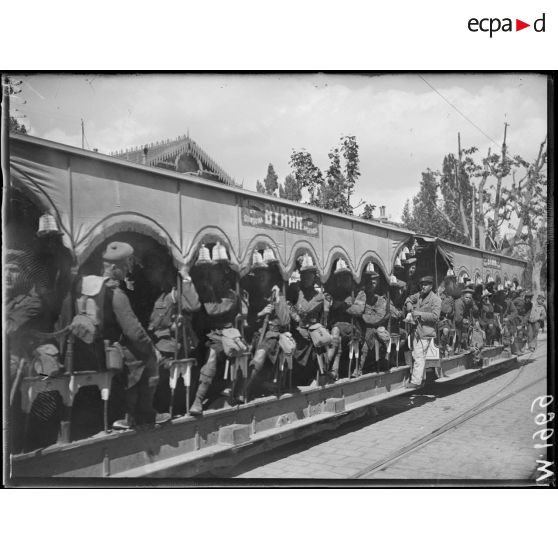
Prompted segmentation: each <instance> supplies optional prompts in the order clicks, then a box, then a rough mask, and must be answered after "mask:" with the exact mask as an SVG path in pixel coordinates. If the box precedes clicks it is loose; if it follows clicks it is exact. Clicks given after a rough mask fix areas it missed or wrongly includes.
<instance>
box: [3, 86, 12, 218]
mask: <svg viewBox="0 0 558 558" xmlns="http://www.w3.org/2000/svg"><path fill="white" fill-rule="evenodd" d="M10 93H11V84H10V79H9V78H8V76H4V81H3V83H2V174H3V175H4V196H3V198H4V219H5V222H7V221H8V220H9V218H10V213H11V211H10V205H11V199H10V198H11V179H10Z"/></svg>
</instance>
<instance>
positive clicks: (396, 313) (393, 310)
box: [389, 301, 403, 319]
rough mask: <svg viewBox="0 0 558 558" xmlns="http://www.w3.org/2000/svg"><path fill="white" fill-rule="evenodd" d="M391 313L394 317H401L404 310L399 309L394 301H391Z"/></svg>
mask: <svg viewBox="0 0 558 558" xmlns="http://www.w3.org/2000/svg"><path fill="white" fill-rule="evenodd" d="M389 313H390V316H391V317H392V318H397V319H399V318H401V317H402V316H403V312H402V311H401V310H399V309H398V308H397V307H396V306H394V305H393V303H392V302H391V301H390V303H389Z"/></svg>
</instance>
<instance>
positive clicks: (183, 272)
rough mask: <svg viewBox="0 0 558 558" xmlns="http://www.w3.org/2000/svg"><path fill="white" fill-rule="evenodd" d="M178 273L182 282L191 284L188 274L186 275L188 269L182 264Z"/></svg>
mask: <svg viewBox="0 0 558 558" xmlns="http://www.w3.org/2000/svg"><path fill="white" fill-rule="evenodd" d="M178 273H180V276H181V277H182V280H183V281H184V282H185V283H191V282H192V278H191V277H190V274H189V273H188V268H187V267H186V266H185V265H184V264H182V266H181V267H180V269H179V270H178Z"/></svg>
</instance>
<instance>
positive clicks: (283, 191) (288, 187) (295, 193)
mask: <svg viewBox="0 0 558 558" xmlns="http://www.w3.org/2000/svg"><path fill="white" fill-rule="evenodd" d="M279 197H280V198H285V199H287V200H292V201H297V202H299V201H301V200H302V190H301V188H300V186H299V184H298V182H297V181H296V179H295V177H294V176H293V175H292V174H288V175H287V176H286V177H285V185H284V186H279Z"/></svg>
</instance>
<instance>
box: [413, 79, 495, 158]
mask: <svg viewBox="0 0 558 558" xmlns="http://www.w3.org/2000/svg"><path fill="white" fill-rule="evenodd" d="M417 75H418V77H419V78H420V79H422V81H424V83H426V85H428V87H430V89H432V91H434V92H435V93H436V94H437V95H439V96H440V97H441V98H442V99H443V100H444V101H445V102H446V103H447V104H448V105H449V106H450V107H451V108H453V109H454V110H455V111H456V112H457V113H458V114H460V115H461V116H462V117H463V118H464V119H465V120H467V122H469V124H471V125H472V126H474V127H475V128H476V129H477V130H478V131H479V132H480V133H481V134H482V135H483V136H484V137H485V138H487V139H489V140H490V141H491V142H492V143H493V144H494V145H495V146H496V147H498V148H499V147H500V146H499V145H498V144H497V143H496V141H494V140H493V139H492V138H491V137H490V136H489V135H488V134H487V133H486V132H485V131H484V130H482V128H480V127H479V126H477V125H476V124H475V123H474V122H473V121H472V120H471V119H470V118H469V117H468V116H467V115H466V114H464V113H463V112H461V111H460V110H459V109H458V108H457V107H456V106H455V105H454V104H453V103H452V102H451V101H450V100H449V99H447V98H446V97H445V96H444V95H442V93H440V92H439V91H438V90H437V89H436V88H435V87H434V86H433V85H432V84H431V83H429V82H428V81H427V80H426V79H425V78H424V77H422V76H421V75H420V74H417Z"/></svg>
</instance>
